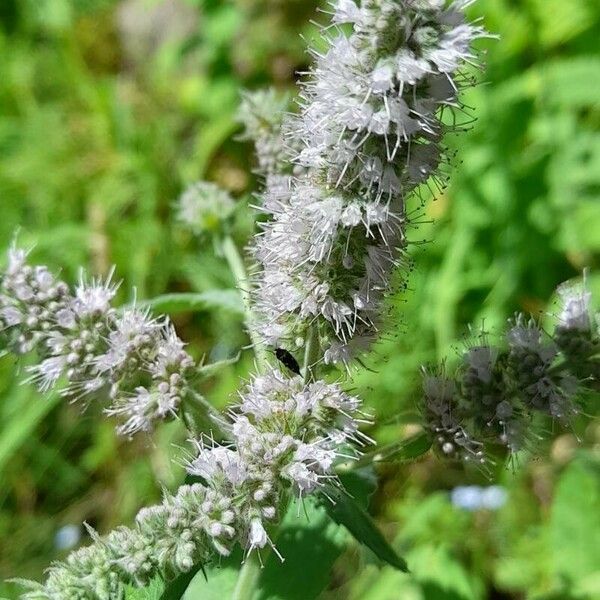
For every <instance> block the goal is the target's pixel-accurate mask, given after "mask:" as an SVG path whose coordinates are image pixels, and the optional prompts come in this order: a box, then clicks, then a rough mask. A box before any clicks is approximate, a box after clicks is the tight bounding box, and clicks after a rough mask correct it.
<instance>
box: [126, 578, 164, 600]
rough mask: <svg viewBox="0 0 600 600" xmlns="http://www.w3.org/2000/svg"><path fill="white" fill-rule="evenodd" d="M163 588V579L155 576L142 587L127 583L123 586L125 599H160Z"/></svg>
mask: <svg viewBox="0 0 600 600" xmlns="http://www.w3.org/2000/svg"><path fill="white" fill-rule="evenodd" d="M164 589H165V584H164V581H163V580H162V579H161V578H160V577H155V578H154V579H153V580H152V581H151V582H150V583H149V584H148V585H147V586H145V587H143V588H139V587H134V586H132V585H128V586H127V587H126V588H125V600H160V599H161V598H162V593H163V591H164Z"/></svg>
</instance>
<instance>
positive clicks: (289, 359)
mask: <svg viewBox="0 0 600 600" xmlns="http://www.w3.org/2000/svg"><path fill="white" fill-rule="evenodd" d="M275 356H276V357H277V360H278V361H279V362H280V363H281V364H282V365H284V366H285V367H287V368H288V369H289V370H290V371H292V372H293V373H295V374H296V375H300V365H299V364H298V361H297V360H296V359H295V358H294V357H293V356H292V354H291V352H288V351H287V350H285V349H284V348H276V349H275Z"/></svg>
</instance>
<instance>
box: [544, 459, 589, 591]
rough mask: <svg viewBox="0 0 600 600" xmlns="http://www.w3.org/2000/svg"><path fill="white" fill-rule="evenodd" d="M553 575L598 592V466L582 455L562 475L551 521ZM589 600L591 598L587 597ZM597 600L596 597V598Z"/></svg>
mask: <svg viewBox="0 0 600 600" xmlns="http://www.w3.org/2000/svg"><path fill="white" fill-rule="evenodd" d="M550 539H551V545H552V550H553V557H554V570H555V572H556V573H557V574H558V575H559V576H561V577H563V578H565V579H566V580H567V581H569V582H570V583H571V584H572V585H575V586H582V587H585V585H591V584H592V581H593V580H594V579H595V586H597V588H596V592H597V593H600V586H599V585H598V584H600V581H599V579H600V464H598V462H594V461H593V460H592V458H591V457H586V456H585V455H581V456H580V457H579V458H577V459H576V460H575V461H574V462H573V463H572V464H570V465H569V466H568V467H567V468H566V470H565V472H564V473H563V474H562V476H561V478H560V481H559V483H558V486H557V488H556V492H555V496H554V502H553V504H552V516H551V520H550ZM590 597H591V596H590ZM596 597H598V596H596Z"/></svg>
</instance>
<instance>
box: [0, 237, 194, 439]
mask: <svg viewBox="0 0 600 600" xmlns="http://www.w3.org/2000/svg"><path fill="white" fill-rule="evenodd" d="M116 287H117V286H115V285H114V284H113V283H112V282H111V277H110V276H109V277H108V278H107V279H106V280H104V281H102V280H94V279H92V280H90V281H86V280H85V278H83V277H82V278H81V280H80V282H79V284H78V285H77V286H76V288H75V290H74V291H73V292H71V291H70V289H69V286H68V285H67V284H66V283H65V282H63V281H60V280H58V279H57V278H56V277H55V276H54V275H52V274H51V273H50V271H49V270H48V269H47V267H44V266H36V267H32V266H30V265H28V264H27V252H25V251H24V250H22V249H19V248H16V247H13V248H11V249H10V250H9V253H8V266H7V268H6V272H5V273H4V274H3V275H2V278H1V281H0V335H2V337H3V338H4V341H5V343H6V346H7V347H8V348H9V349H11V350H12V351H14V352H16V353H17V354H25V353H28V352H32V351H35V353H36V355H37V357H38V358H39V361H38V363H37V364H36V365H34V366H32V367H29V371H30V373H31V379H32V381H34V382H35V383H36V384H37V386H38V387H39V389H40V390H41V391H43V392H46V391H49V390H51V389H58V390H60V393H61V394H62V395H63V396H65V397H68V398H71V399H73V400H82V401H84V402H88V401H89V400H90V399H91V398H92V397H95V396H98V395H105V396H106V395H107V396H108V397H109V398H110V401H111V406H110V407H109V408H107V409H106V411H107V413H109V414H111V415H118V416H119V417H120V418H121V420H122V424H121V425H119V427H118V431H119V433H121V434H123V435H127V436H129V435H132V434H133V433H135V432H137V431H149V430H151V429H152V427H153V423H154V421H156V420H162V419H165V418H170V417H173V416H175V415H176V413H177V410H178V408H179V405H180V403H181V401H182V398H183V397H184V395H185V394H186V391H187V389H188V379H189V377H190V376H191V373H192V370H193V367H194V361H193V360H192V358H191V357H190V356H189V355H188V354H187V352H186V351H185V349H184V344H183V342H182V341H181V340H180V339H179V338H178V337H177V334H176V333H175V331H174V329H173V326H172V325H171V324H170V323H169V321H168V320H167V319H162V320H158V319H154V318H152V317H150V315H149V314H148V312H147V311H144V310H140V309H137V308H127V309H124V310H122V311H117V310H116V309H115V308H114V307H113V306H112V301H113V299H114V296H115V293H116Z"/></svg>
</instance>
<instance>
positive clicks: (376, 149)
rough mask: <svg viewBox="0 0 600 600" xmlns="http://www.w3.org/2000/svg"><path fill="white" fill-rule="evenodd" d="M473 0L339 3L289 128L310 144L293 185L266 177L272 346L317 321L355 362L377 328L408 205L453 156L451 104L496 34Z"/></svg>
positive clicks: (340, 357) (263, 307)
mask: <svg viewBox="0 0 600 600" xmlns="http://www.w3.org/2000/svg"><path fill="white" fill-rule="evenodd" d="M466 4H468V2H465V1H464V0H458V1H456V2H453V3H452V4H451V5H450V6H448V7H446V6H445V2H438V1H431V2H427V1H420V2H416V1H415V0H363V1H362V2H360V5H359V4H356V3H355V2H353V1H351V0H340V1H338V2H336V3H335V4H334V8H335V12H334V17H333V21H334V23H351V24H352V28H353V31H352V34H351V35H350V36H349V37H347V36H346V35H344V34H343V33H342V32H341V31H340V30H339V29H334V31H336V32H337V33H336V34H335V35H333V37H331V34H330V32H331V29H328V30H325V31H324V36H325V37H326V38H327V39H328V42H329V49H328V50H327V51H326V52H324V53H323V54H318V53H316V52H315V53H314V56H315V59H316V66H315V67H314V69H313V71H312V73H311V76H310V78H309V79H308V81H307V82H306V83H305V84H304V86H303V92H302V95H301V98H302V101H301V111H300V113H299V115H297V116H295V117H292V118H291V120H290V122H289V123H288V124H287V125H286V130H287V132H288V135H289V137H290V145H292V143H293V144H294V145H295V146H299V147H300V151H299V152H298V155H297V157H296V158H295V160H294V163H295V166H296V167H297V168H298V170H297V171H296V172H295V174H296V177H295V178H294V180H293V181H292V187H291V189H290V190H289V191H285V190H283V191H282V189H281V187H280V186H275V187H274V188H271V187H269V186H267V189H266V191H265V194H264V201H263V206H264V207H265V210H267V211H269V212H270V213H271V214H272V219H271V220H270V221H269V222H267V223H266V224H265V230H264V233H263V235H261V236H259V237H258V239H257V242H256V251H255V255H256V257H257V259H258V262H259V263H260V265H261V271H260V274H259V276H258V280H257V290H256V302H257V305H258V311H259V314H260V317H261V321H262V333H263V335H264V337H265V339H266V340H267V341H268V342H270V343H271V344H280V343H281V340H286V341H287V342H288V344H289V342H291V343H294V341H296V340H301V339H303V338H304V337H305V333H306V328H307V326H308V324H314V323H316V324H317V325H318V327H319V330H320V336H321V343H322V347H323V348H325V360H326V361H327V362H340V361H344V362H345V361H347V360H348V359H349V358H350V356H351V355H352V354H353V353H354V352H355V351H356V350H357V348H358V349H361V348H363V347H364V346H365V345H366V344H367V343H368V342H369V341H370V339H372V338H373V337H374V336H375V334H376V321H377V317H378V313H379V311H380V309H381V299H382V296H383V294H385V293H386V292H387V291H388V290H389V289H390V285H391V283H390V274H391V270H392V268H393V267H396V266H404V267H406V266H407V263H408V261H407V259H406V257H405V255H404V249H405V247H406V243H407V241H406V223H407V207H406V202H407V199H408V198H409V196H410V194H411V193H412V192H413V191H414V190H415V188H417V186H419V185H420V184H421V183H424V182H426V181H430V182H433V184H434V185H438V184H439V181H438V180H437V179H436V176H435V173H436V172H437V170H438V167H439V164H440V162H441V161H443V159H444V150H443V147H442V145H441V142H442V137H443V134H444V133H445V131H446V130H447V129H448V128H449V127H448V126H447V125H446V124H445V123H448V122H449V120H448V119H443V114H442V113H443V112H444V111H453V110H454V109H461V104H460V101H459V100H458V92H459V89H460V88H461V87H462V86H464V85H467V84H469V83H470V82H469V80H468V79H467V78H466V76H465V75H464V74H462V73H461V68H462V67H464V65H465V64H467V63H472V62H473V60H474V56H473V53H472V51H471V50H470V45H471V42H472V41H473V40H474V39H475V38H477V37H481V36H482V35H483V34H484V32H483V30H482V29H481V28H480V27H478V26H476V25H472V24H469V23H467V22H465V19H464V15H463V9H464V7H465V6H466Z"/></svg>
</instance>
